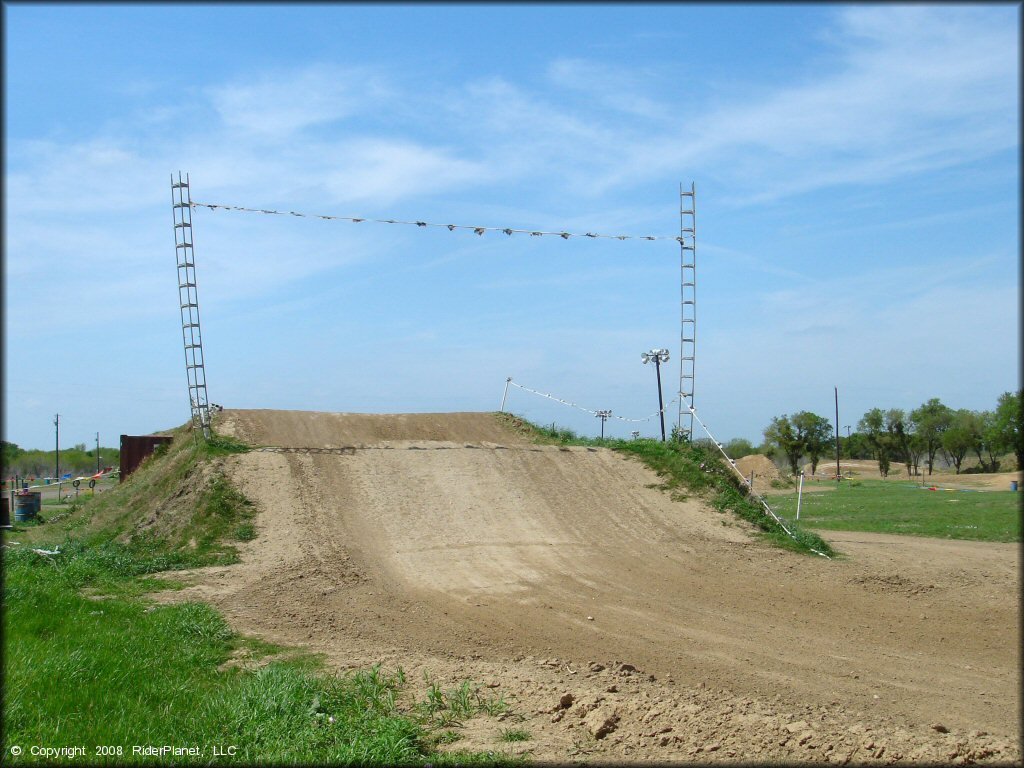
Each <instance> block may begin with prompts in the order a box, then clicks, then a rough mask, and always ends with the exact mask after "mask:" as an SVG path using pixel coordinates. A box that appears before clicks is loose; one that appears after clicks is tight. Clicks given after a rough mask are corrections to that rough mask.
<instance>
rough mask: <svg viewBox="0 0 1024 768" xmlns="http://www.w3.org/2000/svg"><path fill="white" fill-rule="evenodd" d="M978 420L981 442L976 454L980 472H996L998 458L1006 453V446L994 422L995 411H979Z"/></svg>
mask: <svg viewBox="0 0 1024 768" xmlns="http://www.w3.org/2000/svg"><path fill="white" fill-rule="evenodd" d="M978 420H979V421H980V422H981V441H980V443H979V444H978V446H977V449H976V453H977V454H978V463H979V464H980V465H981V471H982V472H998V471H999V457H1000V456H1001V455H1002V454H1004V453H1006V446H1005V445H1004V442H1003V436H1002V434H1001V433H1000V430H999V425H998V423H997V421H996V414H995V411H981V412H980V413H979V414H978Z"/></svg>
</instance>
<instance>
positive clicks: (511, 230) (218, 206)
mask: <svg viewBox="0 0 1024 768" xmlns="http://www.w3.org/2000/svg"><path fill="white" fill-rule="evenodd" d="M191 206H192V208H206V209H208V210H211V211H218V210H222V211H240V212H242V213H262V214H265V215H268V216H298V217H300V218H308V219H323V220H324V221H348V222H351V223H353V224H361V223H363V222H369V223H372V224H403V225H408V226H415V227H436V228H442V229H447V230H448V231H449V232H454V231H455V230H457V229H462V230H470V231H472V232H473V233H474V234H477V235H484V234H486V233H487V232H502V233H504V234H506V235H509V236H511V235H529V236H531V237H560V238H562V239H563V240H568V239H569V238H570V237H589V238H591V239H596V238H603V239H606V240H674V241H675V242H677V243H680V244H683V243H685V241H686V239H685V238H684V237H680V236H679V235H609V234H601V233H599V232H567V231H558V230H550V231H549V230H540V229H518V228H516V227H490V226H487V227H484V226H478V225H475V224H438V223H436V222H431V221H419V220H415V221H405V220H402V219H371V218H366V217H356V216H333V215H328V214H320V213H301V212H299V211H277V210H273V209H270V208H247V207H245V206H243V205H224V204H222V203H200V202H195V201H193V202H192V203H191Z"/></svg>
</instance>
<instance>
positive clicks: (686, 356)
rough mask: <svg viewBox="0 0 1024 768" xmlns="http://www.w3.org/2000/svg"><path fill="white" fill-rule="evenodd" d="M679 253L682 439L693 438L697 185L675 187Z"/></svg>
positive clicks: (677, 424)
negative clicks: (691, 409)
mask: <svg viewBox="0 0 1024 768" xmlns="http://www.w3.org/2000/svg"><path fill="white" fill-rule="evenodd" d="M679 238H680V242H679V254H680V286H679V288H680V300H681V302H682V305H681V310H682V312H681V318H682V319H681V322H680V332H679V417H678V419H677V420H676V428H677V429H678V430H679V432H680V433H681V435H682V436H683V439H685V440H691V439H692V438H693V413H691V412H690V408H692V407H693V393H694V386H693V385H694V378H693V377H694V362H695V360H696V354H697V186H696V185H695V184H694V183H693V182H692V181H691V182H690V191H689V192H684V191H683V185H682V184H680V185H679Z"/></svg>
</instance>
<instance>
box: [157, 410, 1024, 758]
mask: <svg viewBox="0 0 1024 768" xmlns="http://www.w3.org/2000/svg"><path fill="white" fill-rule="evenodd" d="M218 418H219V421H218V423H217V428H218V430H219V431H220V432H222V433H224V434H229V435H234V436H237V437H239V438H241V439H244V440H246V441H248V442H250V443H252V444H255V445H259V446H265V447H266V448H264V449H263V450H257V451H253V452H250V453H247V454H241V455H238V456H235V457H233V458H232V459H231V460H230V461H229V465H228V466H229V472H230V474H231V477H232V479H233V480H234V482H235V483H236V484H237V485H238V487H239V488H240V489H241V490H242V491H243V492H244V493H245V494H246V495H247V496H249V497H250V498H251V499H252V500H253V501H255V502H256V504H257V505H258V508H259V510H260V512H259V516H258V520H257V528H258V532H259V535H258V538H256V539H255V540H254V541H252V542H249V543H247V544H245V545H244V547H243V561H242V563H240V564H238V565H234V566H229V567H226V568H215V569H206V570H204V571H201V572H195V573H193V574H191V576H190V578H191V579H192V581H193V582H194V584H193V586H191V587H190V588H188V589H186V590H184V592H183V593H180V595H179V597H178V598H177V599H181V598H182V597H184V598H195V597H200V598H202V599H207V600H210V601H211V602H213V603H215V604H216V605H218V606H219V607H220V608H221V609H222V610H223V611H224V612H225V614H226V615H227V616H228V618H229V620H230V621H232V623H233V624H234V626H235V627H236V628H238V629H240V630H242V631H245V632H251V633H255V634H259V635H261V636H263V637H267V638H268V639H271V640H275V641H279V642H284V643H289V644H296V645H302V646H305V647H308V648H310V649H312V650H315V651H318V652H321V653H323V654H324V655H325V656H326V658H327V659H328V660H329V661H330V662H331V663H332V664H333V665H335V666H336V667H348V666H362V665H366V664H368V663H372V662H376V661H381V662H384V664H385V665H386V666H390V667H392V668H393V667H394V666H396V665H398V664H401V665H403V666H404V667H405V669H406V670H411V671H413V673H414V674H419V672H420V671H422V670H429V672H430V673H431V675H432V676H433V679H436V680H439V681H441V682H442V683H448V684H455V683H457V682H458V681H460V680H462V679H464V678H470V679H473V680H476V681H478V682H480V683H482V684H488V685H490V686H492V688H491V690H492V691H493V692H494V693H501V694H502V695H504V696H505V698H506V700H508V701H509V702H511V703H512V704H513V707H514V709H515V711H516V712H517V713H518V714H520V715H522V716H523V717H525V718H526V720H525V722H524V723H521V724H517V727H520V728H524V729H526V730H528V731H529V733H530V734H531V735H532V738H531V739H530V740H529V741H524V742H516V743H513V744H509V743H507V742H502V741H499V738H498V732H499V730H500V729H502V728H505V727H508V726H509V725H510V723H509V722H507V721H505V722H497V721H495V720H494V719H493V718H483V719H481V720H480V721H478V722H477V721H473V722H471V723H469V724H466V725H465V728H464V729H463V733H464V735H465V738H464V739H463V740H462V741H459V742H457V743H456V744H455V746H456V747H462V748H469V749H494V750H500V749H506V750H512V751H524V750H525V751H529V752H530V753H531V754H533V755H534V756H535V757H536V758H538V759H541V760H549V761H567V760H570V759H573V760H578V759H589V760H604V761H615V762H621V761H623V760H642V761H670V760H677V761H687V762H693V761H719V760H724V761H751V760H781V761H786V762H792V761H794V760H805V761H813V762H824V761H829V762H844V761H849V760H852V761H854V762H863V761H878V762H891V761H912V762H924V761H937V762H943V763H945V762H955V761H958V762H972V761H980V762H989V761H998V762H1013V761H1016V762H1019V761H1020V755H1021V753H1020V742H1019V733H1018V723H1019V717H1020V710H1019V690H1020V671H1019V670H1020V664H1019V662H1020V657H1019V645H1020V643H1019V641H1020V636H1019V630H1018V602H1019V592H1020V588H1019V579H1018V576H1019V571H1018V548H1017V546H1016V545H1008V544H987V543H977V542H964V541H945V540H937V539H915V538H910V537H895V536H882V535H870V534H857V533H852V534H828V536H829V538H830V539H831V540H832V541H833V543H834V545H835V546H836V547H837V549H839V550H841V551H842V552H843V553H845V556H844V557H842V558H839V559H836V560H831V561H829V560H826V559H824V558H820V557H814V556H806V555H800V554H794V553H789V552H786V551H782V550H779V549H777V548H773V547H771V546H770V545H768V544H765V543H763V542H761V541H759V540H758V539H756V538H755V536H754V535H753V534H752V532H751V530H750V529H749V528H748V527H747V526H746V525H745V524H742V523H740V522H738V521H737V520H736V519H734V518H732V517H730V516H728V515H723V514H721V513H719V512H717V511H715V510H714V509H712V508H711V507H710V506H709V505H707V504H706V503H704V502H701V501H699V500H696V499H691V500H689V501H685V502H674V501H672V500H671V499H670V498H669V495H668V494H667V493H665V492H664V491H662V490H660V489H658V488H657V487H655V486H656V484H657V483H658V482H659V480H658V478H657V477H656V476H655V475H654V474H653V473H652V472H651V471H650V470H648V469H646V468H645V467H644V466H643V465H642V464H640V463H639V462H637V461H634V460H630V459H627V458H624V457H623V456H621V455H619V454H616V453H614V452H612V451H611V450H607V449H594V448H587V447H573V448H560V447H557V446H539V445H533V444H531V443H528V442H526V441H525V439H523V438H520V437H517V436H516V435H515V434H513V433H512V432H510V431H507V430H506V429H505V428H504V427H503V426H502V425H501V424H500V423H499V421H498V420H497V418H496V417H495V416H494V415H493V414H477V413H456V414H412V415H397V416H385V415H357V414H328V413H305V412H282V411H242V410H236V411H230V410H229V411H225V412H223V413H222V414H220V415H219V417H218ZM410 679H414V678H412V677H411V676H410ZM564 694H571V696H570V697H569V698H565V697H564ZM567 702H568V703H567ZM563 705H564V706H563Z"/></svg>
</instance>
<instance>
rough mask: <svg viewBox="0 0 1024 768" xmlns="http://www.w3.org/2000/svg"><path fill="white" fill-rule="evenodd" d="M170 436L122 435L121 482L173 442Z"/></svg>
mask: <svg viewBox="0 0 1024 768" xmlns="http://www.w3.org/2000/svg"><path fill="white" fill-rule="evenodd" d="M173 439H174V438H173V437H170V436H169V435H121V482H122V483H123V482H124V479H125V478H126V477H128V475H130V474H131V473H132V472H134V471H135V470H136V469H137V468H138V466H139V464H141V463H142V460H143V459H145V458H146V457H147V456H149V454H151V453H152V452H153V451H155V450H156V447H157V446H158V445H166V444H168V443H170V442H171V440H173Z"/></svg>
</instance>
